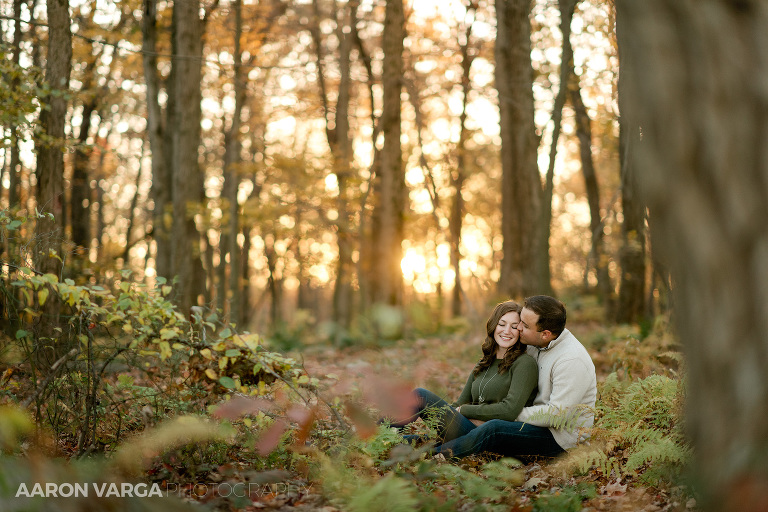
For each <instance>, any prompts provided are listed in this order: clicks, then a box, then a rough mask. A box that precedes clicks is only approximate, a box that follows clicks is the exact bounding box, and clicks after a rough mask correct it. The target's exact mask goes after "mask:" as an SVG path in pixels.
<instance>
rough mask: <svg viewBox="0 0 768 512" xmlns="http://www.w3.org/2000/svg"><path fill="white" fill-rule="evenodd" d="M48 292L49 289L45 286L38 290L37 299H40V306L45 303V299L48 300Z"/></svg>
mask: <svg viewBox="0 0 768 512" xmlns="http://www.w3.org/2000/svg"><path fill="white" fill-rule="evenodd" d="M48 293H50V292H49V291H48V289H46V288H43V289H42V290H40V291H39V292H37V300H39V301H40V305H41V306H42V305H43V304H45V301H46V300H48Z"/></svg>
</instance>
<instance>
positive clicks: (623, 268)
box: [615, 15, 646, 323]
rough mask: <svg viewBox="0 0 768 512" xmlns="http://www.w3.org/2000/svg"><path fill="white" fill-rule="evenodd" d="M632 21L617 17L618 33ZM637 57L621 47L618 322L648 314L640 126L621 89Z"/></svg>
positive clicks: (625, 85) (624, 86)
mask: <svg viewBox="0 0 768 512" xmlns="http://www.w3.org/2000/svg"><path fill="white" fill-rule="evenodd" d="M627 22H629V20H625V19H623V18H622V17H621V16H620V15H617V17H616V24H617V28H616V30H617V33H618V32H619V31H621V27H622V25H623V24H624V23H627ZM633 58H635V55H634V54H632V53H631V52H627V49H626V48H624V47H623V46H622V45H619V165H620V167H621V168H620V172H621V210H622V215H623V217H624V219H623V222H622V223H621V238H622V246H621V250H620V253H619V267H620V272H621V274H620V276H619V297H618V301H617V304H616V316H615V319H616V321H617V322H619V323H631V322H638V321H640V320H641V319H642V318H643V316H644V312H645V236H646V232H645V206H644V205H643V203H642V200H641V198H640V197H639V195H638V190H637V172H638V171H637V169H635V161H634V158H633V154H634V152H635V151H636V150H637V146H638V144H639V142H640V125H639V124H638V120H637V119H636V118H635V117H634V115H633V114H632V112H630V111H629V109H628V108H627V105H626V100H627V97H626V96H625V95H624V94H622V90H623V89H624V88H626V87H628V86H629V83H628V76H627V74H626V73H623V72H622V71H623V70H624V69H626V68H627V67H628V66H631V61H632V59H633Z"/></svg>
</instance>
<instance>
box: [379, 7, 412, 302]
mask: <svg viewBox="0 0 768 512" xmlns="http://www.w3.org/2000/svg"><path fill="white" fill-rule="evenodd" d="M404 38H405V19H404V14H403V2H402V0H387V3H386V13H385V19H384V33H383V47H384V64H383V76H382V81H383V105H382V113H381V126H382V132H383V134H384V147H383V149H382V151H381V155H380V156H381V158H380V163H379V172H378V176H377V181H378V182H379V183H378V197H377V198H376V203H375V208H376V213H375V215H374V218H373V233H374V240H375V247H374V262H375V267H374V275H373V276H371V281H372V282H371V288H372V290H371V292H372V296H373V302H374V303H375V302H379V303H383V304H391V305H400V304H402V293H403V290H402V288H403V272H402V270H401V268H400V260H401V258H402V247H401V243H402V240H403V224H404V216H405V210H406V204H407V203H406V201H407V195H406V188H405V175H404V169H403V155H402V149H401V147H400V133H401V126H400V121H401V120H400V109H401V102H400V92H401V90H402V87H403V83H402V76H403V39H404Z"/></svg>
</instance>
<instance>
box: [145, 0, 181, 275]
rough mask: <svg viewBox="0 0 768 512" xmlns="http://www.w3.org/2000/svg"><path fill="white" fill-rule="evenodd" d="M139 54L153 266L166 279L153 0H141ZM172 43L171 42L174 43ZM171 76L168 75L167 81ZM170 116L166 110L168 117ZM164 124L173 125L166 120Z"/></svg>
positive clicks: (165, 175) (165, 164)
mask: <svg viewBox="0 0 768 512" xmlns="http://www.w3.org/2000/svg"><path fill="white" fill-rule="evenodd" d="M141 30H142V50H143V52H142V54H143V63H144V80H145V82H146V87H147V133H148V136H149V149H150V152H151V153H152V190H151V197H152V202H153V203H154V209H153V212H152V238H153V239H154V241H155V270H156V272H157V275H158V276H162V277H165V278H167V279H170V278H171V277H172V276H171V272H172V265H171V240H170V228H171V224H172V221H171V215H170V212H169V211H167V210H168V208H169V207H170V206H171V204H172V199H171V193H172V190H173V182H172V175H171V172H170V171H171V169H172V166H171V160H169V159H168V158H167V156H168V153H169V151H168V149H169V148H168V147H167V146H168V144H167V137H166V134H165V130H164V128H163V123H162V119H163V113H162V110H161V108H160V101H159V95H160V79H159V77H158V71H157V57H156V56H155V55H156V52H157V0H144V15H143V17H142V26H141ZM174 47H175V46H174ZM170 82H172V80H170V79H169V83H170ZM167 92H168V106H167V107H166V111H167V112H172V111H173V107H172V106H173V105H174V98H173V96H172V94H171V90H167ZM171 117H172V116H171V115H170V114H169V118H171ZM167 126H173V125H172V124H168V125H167Z"/></svg>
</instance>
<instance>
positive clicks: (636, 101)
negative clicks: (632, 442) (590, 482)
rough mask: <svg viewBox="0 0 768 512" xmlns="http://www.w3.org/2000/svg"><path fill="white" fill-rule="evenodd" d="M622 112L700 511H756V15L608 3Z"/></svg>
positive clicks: (705, 3)
mask: <svg viewBox="0 0 768 512" xmlns="http://www.w3.org/2000/svg"><path fill="white" fill-rule="evenodd" d="M617 7H618V18H619V19H620V20H622V23H621V25H619V27H618V30H617V33H618V37H619V45H620V48H622V51H623V52H624V54H625V55H626V56H627V57H628V58H626V59H625V62H624V64H623V65H622V73H623V74H625V76H624V78H623V79H624V80H625V86H624V88H623V89H622V91H623V94H624V95H625V110H622V116H623V115H625V113H626V112H629V113H630V115H631V118H633V119H635V120H636V122H637V123H638V125H639V126H640V127H641V133H642V141H641V142H640V144H639V145H638V147H637V148H636V149H637V150H636V151H635V152H634V153H633V154H632V161H633V163H634V164H635V165H636V171H637V176H638V178H639V180H640V184H641V187H642V188H641V191H642V193H643V198H644V199H645V201H646V202H647V204H648V207H649V209H650V211H651V215H652V222H651V227H652V237H653V243H654V247H655V248H656V249H658V250H659V251H660V252H661V255H662V257H663V258H664V259H665V261H666V262H667V263H668V264H669V269H670V272H671V274H672V277H673V280H674V287H673V291H674V294H675V316H676V318H677V323H678V328H679V333H680V336H681V338H682V341H683V342H684V344H685V346H686V352H687V354H686V362H687V367H688V375H687V386H686V388H687V390H688V396H687V404H686V406H687V407H686V409H687V416H686V417H687V423H688V429H689V432H690V434H691V436H692V440H693V443H694V446H695V457H696V463H695V464H694V465H693V467H694V468H695V471H696V472H697V473H698V481H699V482H700V486H699V491H700V492H701V493H702V496H703V498H705V500H702V501H703V502H702V503H700V504H701V505H702V506H703V508H704V509H706V510H717V511H721V510H725V511H737V510H738V511H758V510H760V511H764V510H768V464H766V459H768V418H767V417H766V416H768V379H766V376H765V370H766V368H767V367H768V341H766V339H767V338H766V333H768V222H766V219H768V197H767V196H768V145H766V143H765V142H766V133H767V131H766V128H767V127H768V88H767V87H766V84H767V83H768V51H766V49H768V30H766V27H768V3H767V2H765V1H764V0H742V1H739V2H735V1H730V0H700V1H697V2H693V1H681V0H642V1H637V0H619V1H618V2H617Z"/></svg>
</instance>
